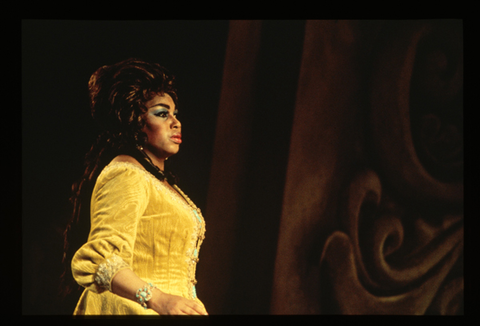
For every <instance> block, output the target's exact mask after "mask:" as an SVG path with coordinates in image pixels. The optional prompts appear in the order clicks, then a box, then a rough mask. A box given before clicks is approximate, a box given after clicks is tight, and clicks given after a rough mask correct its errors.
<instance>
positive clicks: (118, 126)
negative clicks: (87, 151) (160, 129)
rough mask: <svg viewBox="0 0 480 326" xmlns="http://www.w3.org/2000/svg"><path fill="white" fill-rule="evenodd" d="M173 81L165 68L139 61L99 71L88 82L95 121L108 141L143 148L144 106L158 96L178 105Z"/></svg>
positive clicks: (126, 61)
mask: <svg viewBox="0 0 480 326" xmlns="http://www.w3.org/2000/svg"><path fill="white" fill-rule="evenodd" d="M174 81H175V78H174V76H172V75H170V74H169V72H168V71H167V70H166V69H165V68H164V67H162V66H160V65H159V64H156V63H147V62H145V61H142V60H139V59H128V60H125V61H122V62H119V63H117V64H114V65H111V66H103V67H100V68H99V69H98V70H97V71H96V72H95V73H93V74H92V76H91V77H90V80H89V82H88V91H89V99H90V109H91V114H92V117H93V119H94V120H95V121H96V123H97V125H98V126H99V127H100V130H101V132H102V133H103V134H104V135H106V136H107V137H105V138H107V139H109V140H110V141H113V142H114V143H117V144H116V145H117V146H119V147H122V146H124V145H127V144H134V142H135V143H138V144H139V145H143V144H144V142H145V140H146V135H145V134H144V133H143V132H142V131H141V129H142V128H143V126H144V121H143V119H142V118H141V115H142V114H143V113H145V112H146V108H145V106H144V105H145V103H146V102H148V101H149V100H151V99H152V98H153V97H154V96H155V95H156V94H161V95H163V94H169V95H170V96H171V97H172V99H173V101H174V103H175V105H176V104H177V92H176V89H175V86H174ZM112 145H113V144H112Z"/></svg>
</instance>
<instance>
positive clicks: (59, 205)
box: [21, 20, 228, 315]
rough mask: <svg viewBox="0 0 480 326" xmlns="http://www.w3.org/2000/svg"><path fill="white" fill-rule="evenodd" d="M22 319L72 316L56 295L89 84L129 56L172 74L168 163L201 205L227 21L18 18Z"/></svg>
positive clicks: (91, 133) (90, 128) (87, 136)
mask: <svg viewBox="0 0 480 326" xmlns="http://www.w3.org/2000/svg"><path fill="white" fill-rule="evenodd" d="M21 27H22V62H21V64H22V66H21V69H22V75H21V83H22V117H21V118H22V122H21V123H22V153H21V154H22V271H23V273H22V313H23V314H28V315H30V314H71V313H72V311H73V308H74V305H75V303H76V299H77V298H71V297H70V298H67V299H65V300H61V299H60V298H59V296H58V285H59V277H60V274H61V272H62V266H61V258H62V246H63V239H62V233H63V229H64V227H65V225H66V222H67V220H68V218H69V214H70V210H71V206H70V204H69V202H68V198H69V196H70V194H71V185H72V183H73V182H74V181H75V180H76V179H77V178H78V177H80V175H81V173H82V171H83V157H84V155H85V153H86V152H87V151H88V149H89V148H90V146H91V144H92V142H93V141H94V139H95V137H96V135H95V128H94V124H93V121H92V120H91V118H90V114H89V109H88V101H87V99H88V98H87V82H88V79H89V77H90V75H91V74H92V73H93V72H94V71H95V70H96V69H97V68H99V67H100V66H102V65H108V64H113V63H116V62H118V61H121V60H124V59H126V58H129V57H138V58H142V59H145V60H147V61H154V62H158V63H160V64H162V65H164V66H165V67H167V68H168V69H169V70H170V71H171V72H172V73H174V74H175V75H176V77H177V83H178V84H177V86H178V89H179V97H180V100H179V106H178V108H179V111H180V114H179V119H180V121H181V122H182V129H183V140H184V142H183V144H182V147H181V150H180V152H179V154H177V155H176V156H175V157H173V158H171V159H170V160H169V161H168V162H167V164H169V166H170V167H171V168H172V169H173V170H174V172H175V173H176V174H177V176H178V177H179V180H180V181H179V184H180V186H181V188H182V189H183V190H184V191H185V192H186V193H187V194H188V195H189V196H190V197H191V198H192V200H193V201H194V202H195V203H196V204H197V205H198V206H199V207H200V208H201V209H202V210H204V209H205V203H206V196H207V190H208V180H209V176H210V160H211V153H212V149H213V139H214V135H215V123H216V113H217V108H218V101H219V96H220V89H221V81H222V71H223V60H224V55H225V46H226V39H227V34H228V21H198V20H195V21H177V20H175V21H82V20H71V21H68V20H66V21H63V20H24V21H22V26H21Z"/></svg>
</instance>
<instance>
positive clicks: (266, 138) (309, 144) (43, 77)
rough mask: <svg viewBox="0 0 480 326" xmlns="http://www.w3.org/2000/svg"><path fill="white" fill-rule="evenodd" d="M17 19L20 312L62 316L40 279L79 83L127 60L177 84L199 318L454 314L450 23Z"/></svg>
mask: <svg viewBox="0 0 480 326" xmlns="http://www.w3.org/2000/svg"><path fill="white" fill-rule="evenodd" d="M23 28H24V30H23V34H22V35H23V36H22V37H23V40H22V42H23V43H22V44H23V47H22V55H23V59H22V78H23V80H22V85H23V92H22V100H23V103H22V105H23V110H22V112H23V113H22V114H23V116H22V121H23V129H22V132H23V138H22V141H23V146H22V150H23V152H22V154H23V157H22V158H23V163H24V165H23V171H22V172H23V183H22V185H23V197H22V199H23V202H22V207H23V211H22V214H23V219H22V222H23V224H22V232H23V233H22V235H23V238H22V239H23V265H22V266H23V274H22V281H23V282H22V286H23V288H22V293H23V297H22V299H23V305H22V308H23V310H22V311H23V313H24V314H70V313H71V311H72V309H73V308H72V306H73V305H74V304H75V301H76V297H71V298H70V299H69V300H70V301H69V300H63V301H62V300H60V299H59V298H58V296H56V294H55V291H53V290H52V289H56V287H57V283H58V276H59V264H58V261H59V259H60V257H61V247H60V246H61V231H62V227H63V224H64V223H65V218H66V217H65V215H67V213H68V209H69V207H68V205H67V203H66V202H67V199H68V195H69V187H70V184H71V182H72V181H73V180H74V179H75V178H74V177H76V176H78V174H79V173H80V172H81V160H82V157H83V154H84V153H85V151H86V150H87V149H88V147H89V146H90V144H91V142H92V141H93V134H94V132H93V131H94V130H93V129H92V126H91V121H90V118H89V116H88V110H86V97H84V96H86V93H85V87H86V82H87V81H88V77H89V75H90V74H91V73H92V72H93V71H94V69H96V68H98V67H99V66H100V65H102V64H110V63H114V62H117V61H119V60H121V59H124V58H125V57H130V56H139V57H143V58H146V59H148V60H152V61H157V62H160V63H162V64H164V65H165V66H167V67H169V68H170V69H171V70H172V71H173V72H175V73H176V74H177V75H178V77H179V78H178V79H179V82H180V86H181V87H180V89H181V94H182V97H181V99H182V100H181V101H183V102H181V103H182V107H183V108H184V111H183V112H185V113H184V114H183V113H181V115H180V119H181V121H182V123H183V126H184V127H185V128H184V129H185V131H184V134H185V136H184V138H185V143H184V144H182V150H181V151H180V153H179V154H178V155H177V156H176V157H174V158H172V160H169V161H168V162H169V164H172V168H173V167H174V168H175V171H176V172H177V174H178V175H179V176H180V185H181V187H182V188H183V189H184V190H185V191H186V193H187V194H188V195H189V196H190V197H191V198H192V199H193V200H194V201H196V202H197V203H198V206H199V207H200V208H201V209H202V211H203V214H204V216H205V219H206V222H207V231H206V239H205V241H204V243H203V246H202V249H201V252H200V261H199V263H198V268H197V279H198V284H197V287H198V288H197V290H198V295H199V297H200V298H201V299H202V301H203V302H204V303H205V305H206V307H207V309H208V311H209V313H210V314H369V315H371V314H408V315H411V314H463V302H464V301H463V292H464V271H463V250H464V223H463V198H464V194H463V23H462V21H461V20H412V21H408V20H407V21H402V20H395V21H382V20H374V21H368V20H360V21H355V20H319V21H310V20H307V21H305V20H298V21H297V20H290V21H274V20H248V21H230V22H228V21H211V22H206V21H191V22H188V21H187V22H184V21H158V22H156V21H149V22H126V21H110V22H99V21H97V22H83V21H74V22H68V21H67V22H65V21H60V22H49V21H47V22H44V21H33V22H32V21H28V22H26V23H25V24H24V25H23ZM74 90H75V91H74ZM82 101H84V102H82ZM79 112H81V113H79ZM180 112H182V108H181V110H180Z"/></svg>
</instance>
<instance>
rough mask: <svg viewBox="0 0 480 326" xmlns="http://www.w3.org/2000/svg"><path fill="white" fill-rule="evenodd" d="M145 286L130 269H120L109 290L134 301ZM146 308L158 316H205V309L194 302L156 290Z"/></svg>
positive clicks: (153, 291)
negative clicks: (138, 291)
mask: <svg viewBox="0 0 480 326" xmlns="http://www.w3.org/2000/svg"><path fill="white" fill-rule="evenodd" d="M145 284H146V282H144V281H142V280H141V279H140V278H139V277H138V276H137V275H136V274H135V273H134V272H133V271H132V270H131V269H122V270H120V271H119V272H118V273H117V274H115V276H114V277H113V279H112V282H111V288H112V292H113V293H115V294H117V295H119V296H121V297H124V298H127V299H130V300H133V301H136V297H135V295H136V293H137V290H138V289H140V288H142V287H143V286H145ZM147 307H148V308H150V309H153V310H154V311H156V312H157V313H158V314H159V315H207V312H206V310H205V308H204V307H203V306H202V305H201V304H199V303H197V302H196V301H194V300H189V299H186V298H183V297H180V296H177V295H171V294H167V293H165V292H162V291H160V290H159V289H157V288H154V289H153V290H152V298H151V299H150V300H149V301H147Z"/></svg>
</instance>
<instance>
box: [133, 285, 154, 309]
mask: <svg viewBox="0 0 480 326" xmlns="http://www.w3.org/2000/svg"><path fill="white" fill-rule="evenodd" d="M154 288H155V285H153V284H152V283H148V284H146V285H145V286H144V287H143V288H140V289H138V290H137V293H136V294H135V297H136V298H137V302H138V303H139V304H140V305H141V306H142V307H143V308H144V309H148V307H147V301H148V300H150V299H151V298H152V289H154Z"/></svg>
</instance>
